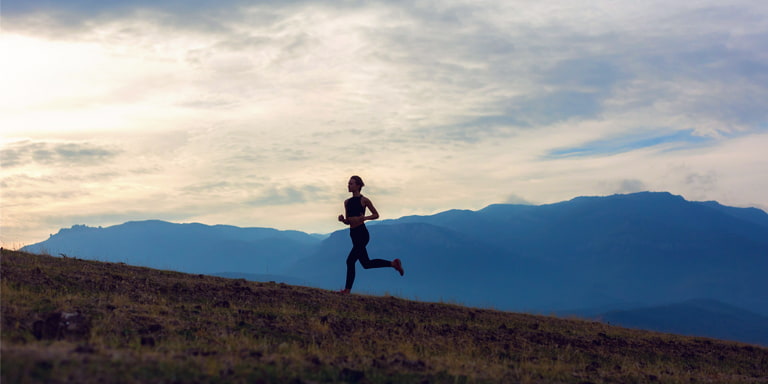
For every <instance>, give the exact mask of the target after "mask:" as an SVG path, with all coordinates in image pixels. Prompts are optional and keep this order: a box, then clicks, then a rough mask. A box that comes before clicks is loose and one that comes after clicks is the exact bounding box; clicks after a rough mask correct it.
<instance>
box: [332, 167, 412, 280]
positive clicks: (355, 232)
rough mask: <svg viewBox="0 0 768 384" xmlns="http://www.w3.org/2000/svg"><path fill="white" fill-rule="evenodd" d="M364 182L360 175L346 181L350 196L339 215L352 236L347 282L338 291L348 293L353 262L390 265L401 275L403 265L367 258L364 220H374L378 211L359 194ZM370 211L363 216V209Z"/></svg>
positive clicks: (368, 235)
mask: <svg viewBox="0 0 768 384" xmlns="http://www.w3.org/2000/svg"><path fill="white" fill-rule="evenodd" d="M363 186H365V183H363V179H361V178H360V176H352V177H350V178H349V183H347V190H348V191H349V192H351V193H352V197H350V198H349V199H347V200H345V201H344V212H345V213H346V218H345V217H344V215H339V221H341V222H342V223H344V224H347V225H349V237H351V238H352V250H351V251H349V256H348V257H347V283H346V285H345V287H344V289H342V290H341V291H339V293H349V292H350V291H351V290H352V284H354V282H355V262H356V261H358V260H360V264H361V265H362V266H363V268H365V269H369V268H384V267H392V268H394V269H395V270H397V272H400V276H402V275H403V274H404V273H405V272H404V271H403V265H402V263H401V262H400V259H394V260H392V261H389V260H383V259H373V260H371V259H369V258H368V251H367V250H366V249H365V246H366V245H368V241H369V240H370V234H369V233H368V228H366V227H365V221H366V220H376V219H378V218H379V212H378V211H376V208H374V206H373V203H372V202H371V199H369V198H367V197H365V196H363V195H361V194H360V190H361V189H363ZM366 208H368V210H369V211H371V215H370V216H365V209H366Z"/></svg>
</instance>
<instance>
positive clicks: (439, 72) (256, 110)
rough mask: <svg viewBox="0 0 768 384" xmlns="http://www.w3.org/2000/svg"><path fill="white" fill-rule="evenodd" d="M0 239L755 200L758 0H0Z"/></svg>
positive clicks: (760, 92) (762, 45)
mask: <svg viewBox="0 0 768 384" xmlns="http://www.w3.org/2000/svg"><path fill="white" fill-rule="evenodd" d="M1 11H2V19H1V20H0V22H1V26H2V36H1V37H0V52H1V53H0V54H1V55H2V60H0V66H1V67H0V72H1V73H2V82H1V83H2V86H0V130H2V139H1V140H2V141H1V142H0V145H1V150H2V157H1V159H2V164H1V165H2V169H1V171H0V177H1V180H0V187H1V188H2V196H1V198H2V233H1V234H0V240H1V241H2V243H3V246H6V247H18V246H21V245H25V244H29V243H33V242H38V241H42V240H44V239H46V238H47V237H48V235H49V234H50V233H55V232H57V231H58V229H59V228H61V227H69V226H71V225H73V224H87V225H91V226H99V225H102V226H108V225H114V224H119V223H122V222H125V221H129V220H144V219H161V220H168V221H173V222H201V223H205V224H231V225H237V226H246V227H273V228H279V229H297V230H302V231H306V232H319V233H327V232H330V231H333V230H337V229H342V228H343V227H342V226H341V225H340V224H339V223H337V222H336V221H335V217H336V216H337V215H338V214H339V213H341V201H342V200H343V199H344V198H345V197H346V196H347V195H348V193H347V192H346V183H347V180H348V177H349V176H350V175H352V174H359V175H360V176H362V177H363V179H364V180H365V181H366V184H367V187H366V188H365V189H364V191H363V192H364V193H365V194H366V195H367V196H369V197H371V198H372V200H373V201H374V203H375V204H376V205H377V208H378V209H379V211H380V212H381V214H382V216H383V217H384V218H397V217H400V216H404V215H410V214H430V213H436V212H439V211H443V210H447V209H453V208H459V209H479V208H482V207H484V206H486V205H488V204H493V203H505V202H509V203H531V204H545V203H553V202H558V201H563V200H568V199H571V198H574V197H577V196H583V195H609V194H614V193H629V192H637V191H645V190H651V191H668V192H671V193H673V194H677V195H682V196H683V197H685V198H686V199H688V200H717V201H720V202H721V203H723V204H727V205H733V206H755V207H759V208H761V209H764V210H765V209H768V154H767V153H766V152H768V102H767V101H766V100H768V3H766V2H765V1H764V0H729V1H727V2H723V1H709V0H700V1H699V0H688V1H667V0H664V1H657V0H648V1H629V0H610V1H609V0H588V1H587V0H584V1H582V0H567V1H566V0H557V1H551V0H542V1H537V2H530V1H503V2H499V1H424V2H410V1H402V2H398V1H381V2H376V1H371V2H369V1H325V2H319V1H284V2H272V1H244V0H243V1H240V0H222V1H216V2H209V1H182V0H176V1H164V2H157V1H154V0H118V1H102V0H78V1H72V0H5V1H3V2H2V9H1Z"/></svg>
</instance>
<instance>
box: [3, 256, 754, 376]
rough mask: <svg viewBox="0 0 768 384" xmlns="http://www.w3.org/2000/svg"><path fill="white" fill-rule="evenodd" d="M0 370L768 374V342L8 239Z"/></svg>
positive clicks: (12, 372)
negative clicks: (285, 280)
mask: <svg viewBox="0 0 768 384" xmlns="http://www.w3.org/2000/svg"><path fill="white" fill-rule="evenodd" d="M0 289H2V290H1V291H0V294H1V295H2V334H1V335H0V336H2V350H1V351H0V352H1V353H2V355H1V356H2V367H1V368H2V377H1V378H2V382H4V383H6V382H8V383H42V382H46V383H48V382H54V383H55V382H77V383H97V382H126V383H130V382H142V383H161V382H163V383H187V382H189V383H192V382H196V383H198V382H199V383H208V382H210V383H212V382H232V383H259V382H296V383H302V382H303V383H313V382H364V383H388V382H393V383H441V382H446V383H456V382H459V383H463V382H551V383H586V382H592V383H632V382H650V381H661V382H670V383H690V382H729V383H756V382H768V372H767V371H766V367H768V349H765V348H760V347H756V346H750V345H746V344H738V343H730V342H721V341H716V340H710V339H703V338H692V337H682V336H674V335H667V334H659V333H651V332H643V331H634V330H628V329H623V328H618V327H611V326H608V325H604V324H601V323H596V322H587V321H580V320H564V319H557V318H553V317H544V316H532V315H525V314H515V313H507V312H501V311H493V310H478V309H472V308H464V307H460V306H456V305H448V304H436V303H422V302H414V301H406V300H402V299H398V298H394V297H371V296H360V295H350V296H342V295H338V294H335V293H332V292H328V291H323V290H318V289H311V288H304V287H295V286H289V285H283V284H274V283H256V282H246V281H244V280H232V279H225V278H219V277H211V276H203V275H188V274H182V273H176V272H168V271H158V270H152V269H148V268H141V267H132V266H127V265H124V264H112V263H102V262H94V261H84V260H78V259H71V258H55V257H50V256H40V255H32V254H26V253H21V252H11V251H6V250H3V251H2V286H0Z"/></svg>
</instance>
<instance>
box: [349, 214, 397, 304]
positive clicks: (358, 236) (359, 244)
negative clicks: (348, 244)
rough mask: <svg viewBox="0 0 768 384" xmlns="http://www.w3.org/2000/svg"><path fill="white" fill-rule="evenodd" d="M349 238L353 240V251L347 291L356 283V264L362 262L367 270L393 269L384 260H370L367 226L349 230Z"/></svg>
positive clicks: (390, 264)
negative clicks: (367, 246) (367, 247)
mask: <svg viewBox="0 0 768 384" xmlns="http://www.w3.org/2000/svg"><path fill="white" fill-rule="evenodd" d="M349 237H351V238H352V250H351V251H349V256H348V257H347V285H346V288H347V289H352V284H353V283H354V282H355V262H356V261H358V260H360V264H361V265H362V266H363V268H365V269H369V268H384V267H391V266H392V262H391V261H389V260H382V259H373V260H371V259H369V258H368V251H367V250H366V249H365V246H366V245H368V241H369V240H370V239H371V235H370V234H368V228H366V227H365V225H361V226H359V227H355V228H352V229H350V230H349Z"/></svg>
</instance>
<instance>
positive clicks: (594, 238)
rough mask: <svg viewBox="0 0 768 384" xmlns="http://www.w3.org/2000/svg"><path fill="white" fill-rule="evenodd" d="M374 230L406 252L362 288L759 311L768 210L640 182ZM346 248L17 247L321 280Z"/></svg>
mask: <svg viewBox="0 0 768 384" xmlns="http://www.w3.org/2000/svg"><path fill="white" fill-rule="evenodd" d="M369 230H370V232H371V242H370V244H369V246H368V251H369V254H370V255H371V257H372V258H379V257H380V258H387V259H392V258H395V257H398V258H401V259H402V260H403V263H404V266H405V269H406V275H405V277H400V276H399V275H397V274H396V273H394V272H392V271H388V270H384V271H382V270H371V271H365V272H361V273H359V274H358V279H357V281H356V283H355V290H356V291H358V292H369V293H374V294H383V293H392V294H397V295H401V296H404V297H408V298H416V299H420V300H425V301H452V302H459V303H462V304H465V305H470V306H482V307H494V308H498V309H504V310H518V311H520V310H522V311H532V312H541V313H546V312H556V311H562V310H568V309H573V308H597V307H606V306H619V307H623V308H626V306H624V305H625V304H626V303H632V307H631V308H628V309H632V308H639V307H646V308H649V307H655V306H660V305H666V304H668V303H674V302H680V303H682V302H686V301H688V300H693V299H700V298H704V299H707V300H713V301H717V302H720V303H724V304H727V305H732V306H736V307H739V308H744V309H746V310H748V311H751V312H754V313H755V314H758V315H759V316H766V315H768V280H766V279H765V278H764V276H765V275H766V272H767V271H768V214H766V213H765V212H763V211H761V210H759V209H755V208H733V207H727V206H723V205H720V204H719V203H716V202H690V201H686V200H685V199H683V198H682V197H680V196H675V195H672V194H670V193H666V192H642V193H634V194H627V195H612V196H605V197H578V198H575V199H572V200H569V201H564V202H560V203H555V204H547V205H539V206H534V205H508V204H495V205H490V206H488V207H486V208H483V209H481V210H479V211H468V210H450V211H446V212H441V213H438V214H435V215H430V216H406V217H402V218H399V219H395V220H382V221H378V222H371V223H370V225H369ZM349 249H350V240H349V236H348V233H347V231H346V230H340V231H336V232H334V233H331V234H330V235H328V236H327V237H325V238H323V237H319V236H316V235H308V234H306V233H302V232H297V231H277V230H274V229H269V228H237V227H231V226H206V225H202V224H172V223H166V222H160V221H147V222H130V223H125V224H122V225H118V226H114V227H108V228H90V227H85V228H83V227H81V226H75V227H73V228H72V229H64V230H61V231H60V232H59V233H57V234H56V235H53V236H52V237H51V238H50V239H48V240H46V241H44V242H42V243H38V244H34V245H31V246H28V247H25V248H24V250H25V251H31V252H40V251H47V252H48V253H50V254H53V255H58V254H59V253H64V254H67V255H70V256H77V257H81V258H91V259H97V260H102V261H119V262H125V263H128V264H134V265H145V266H150V267H154V268H161V269H173V270H178V271H182V272H192V273H205V274H224V273H237V274H240V275H241V276H248V275H243V274H250V275H270V276H275V275H277V276H284V277H285V279H286V280H290V281H292V282H297V281H300V282H306V285H310V286H315V287H321V288H327V289H338V288H340V287H341V285H342V284H343V281H344V269H345V265H344V260H345V258H346V255H347V253H348V252H349ZM231 276H235V275H231ZM267 278H270V279H271V278H272V277H267Z"/></svg>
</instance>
